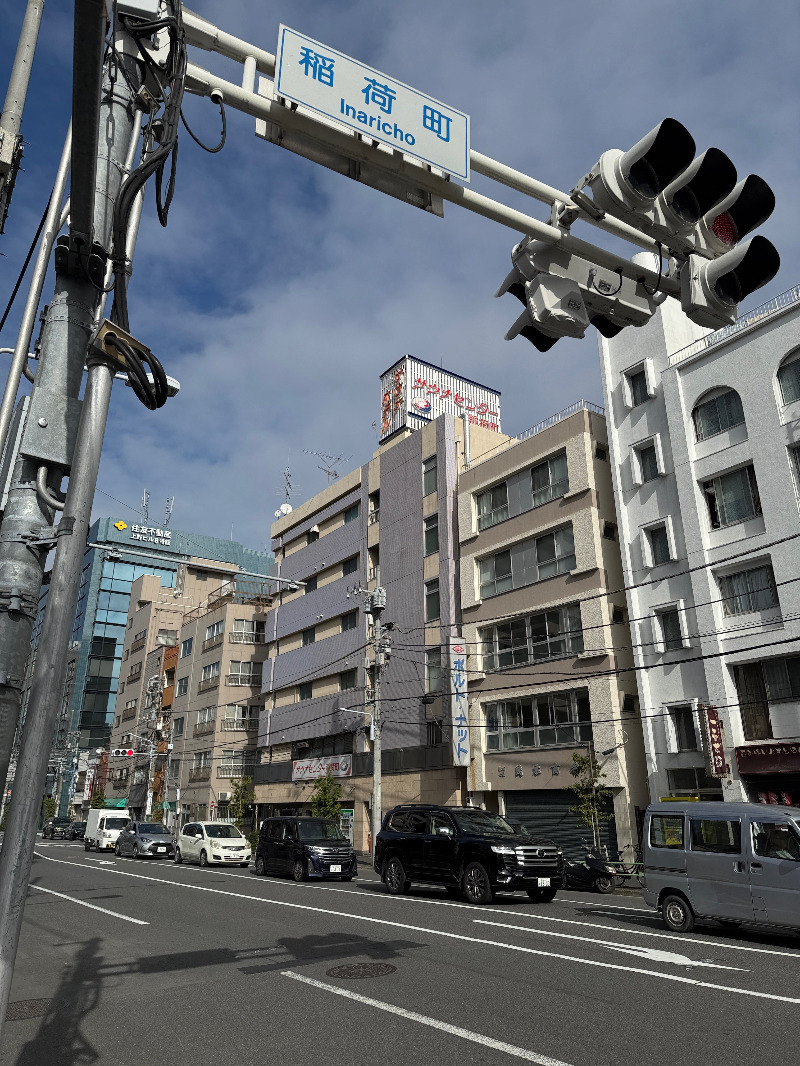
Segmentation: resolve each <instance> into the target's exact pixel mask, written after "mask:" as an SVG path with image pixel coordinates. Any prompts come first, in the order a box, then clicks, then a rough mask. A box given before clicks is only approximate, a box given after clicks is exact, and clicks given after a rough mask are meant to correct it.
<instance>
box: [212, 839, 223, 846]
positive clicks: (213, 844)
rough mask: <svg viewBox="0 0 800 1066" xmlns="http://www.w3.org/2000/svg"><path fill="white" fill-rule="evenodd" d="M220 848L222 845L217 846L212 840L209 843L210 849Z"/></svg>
mask: <svg viewBox="0 0 800 1066" xmlns="http://www.w3.org/2000/svg"><path fill="white" fill-rule="evenodd" d="M221 846H222V845H221V844H218V843H217V841H216V840H212V841H211V847H212V848H219V847H221Z"/></svg>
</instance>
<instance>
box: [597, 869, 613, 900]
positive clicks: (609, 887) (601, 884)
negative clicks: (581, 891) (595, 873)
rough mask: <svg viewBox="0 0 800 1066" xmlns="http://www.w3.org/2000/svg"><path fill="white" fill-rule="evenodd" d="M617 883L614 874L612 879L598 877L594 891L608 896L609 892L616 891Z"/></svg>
mask: <svg viewBox="0 0 800 1066" xmlns="http://www.w3.org/2000/svg"><path fill="white" fill-rule="evenodd" d="M615 881H616V878H615V877H614V876H613V874H612V876H611V877H596V878H595V879H594V890H595V892H600V893H601V895H603V896H607V895H608V893H609V892H613V891H614V883H615Z"/></svg>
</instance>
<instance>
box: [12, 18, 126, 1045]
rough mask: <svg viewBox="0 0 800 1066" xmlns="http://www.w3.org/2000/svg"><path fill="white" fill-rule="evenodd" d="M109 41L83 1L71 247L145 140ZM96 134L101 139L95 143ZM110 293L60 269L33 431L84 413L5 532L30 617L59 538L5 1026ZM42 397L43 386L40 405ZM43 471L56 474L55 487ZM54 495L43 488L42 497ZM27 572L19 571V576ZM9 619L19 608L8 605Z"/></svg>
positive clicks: (27, 474) (93, 463)
mask: <svg viewBox="0 0 800 1066" xmlns="http://www.w3.org/2000/svg"><path fill="white" fill-rule="evenodd" d="M104 38H105V9H104V4H103V2H102V0H76V6H75V74H74V83H73V115H74V116H75V115H77V114H78V113H80V112H84V113H83V116H82V118H83V121H82V122H81V123H77V124H76V127H77V129H80V130H81V131H82V132H81V133H80V134H77V135H74V136H73V144H72V149H73V150H72V160H73V172H72V176H73V185H72V188H71V200H72V210H73V212H74V213H73V214H72V216H71V226H70V239H71V241H72V242H73V244H72V248H74V247H75V243H74V242H75V241H76V239H81V240H85V239H86V237H87V230H88V236H89V238H90V239H93V240H94V241H97V242H99V243H100V244H101V245H102V246H103V248H106V249H108V248H109V247H110V245H111V235H112V216H113V208H114V203H115V201H116V197H117V193H118V191H119V188H120V185H121V183H122V180H123V178H124V170H125V164H126V161H127V157H128V156H129V152H130V144H131V141H132V136H133V135H134V133H135V135H136V136H138V130H136V131H134V127H135V126H137V125H138V123H137V121H136V116H137V111H136V105H135V95H136V93H137V91H138V88H139V86H140V85H141V79H142V70H141V65H140V63H139V62H138V60H132V59H130V58H127V57H125V56H124V55H123V56H117V57H116V58H115V60H114V62H115V63H117V64H119V63H124V64H126V76H125V77H123V76H121V73H120V74H119V76H117V77H113V78H112V76H111V71H110V64H107V65H106V68H105V69H104V70H103V68H102V56H103V48H104ZM101 71H102V93H101V90H100V86H101ZM95 87H96V90H97V91H96V95H95V92H94V90H95ZM94 101H96V102H97V105H98V106H97V108H96V110H95V112H94V119H93V120H92V122H91V123H87V122H86V115H85V110H86V108H87V106H88V107H89V108H91V107H92V105H93V102H94ZM78 137H80V138H82V139H81V140H79V139H78ZM87 138H88V139H89V140H90V143H87ZM90 153H94V155H93V159H91V158H89V156H90ZM76 178H77V180H78V181H83V182H85V181H86V180H89V179H90V178H91V180H92V188H91V189H88V190H87V189H86V188H85V187H79V186H77V185H76V184H75V181H76ZM73 261H74V258H73ZM105 298H106V297H105V293H104V292H102V291H100V289H99V288H98V286H97V284H96V283H93V282H92V281H90V280H89V278H88V272H87V271H86V270H85V269H80V267H79V268H78V269H76V270H70V269H69V268H67V269H66V270H65V271H63V272H59V273H57V276H56V290H55V295H54V297H53V300H52V301H51V303H50V306H49V310H48V314H47V317H46V319H45V324H44V328H43V332H42V350H41V358H40V360H39V368H38V372H37V375H36V381H35V384H34V391H33V393H32V397H31V416H29V419H28V423H29V425H28V427H26V433H27V432H28V428H30V423H31V420H32V418H33V419H34V420H35V421H34V425H35V427H36V429H42V430H44V429H46V428H47V427H48V424H49V420H48V418H47V417H46V416H45V415H42V416H41V417H40V418H38V419H37V418H36V415H37V408H38V410H43V409H44V408H43V407H42V404H41V400H42V398H44V399H45V400H48V399H49V400H50V402H51V403H52V404H56V403H57V402H58V403H60V408H59V407H55V408H54V418H55V419H56V420H57V418H58V416H59V415H60V417H61V419H62V423H63V421H66V420H68V418H69V417H70V412H77V410H78V407H80V416H79V420H78V425H77V433H76V436H75V443H74V450H73V451H72V454H71V455H68V456H67V458H68V460H69V461H68V462H67V463H64V464H54V465H53V467H52V469H51V468H50V466H49V465H48V464H47V463H44V462H43V461H42V460H41V459H33V460H32V459H30V458H28V459H24V460H21V461H20V462H19V463H18V464H17V468H16V470H15V478H14V483H13V486H12V490H11V493H10V494H9V508H10V509H11V510H10V511H9V510H8V509H7V512H6V516H5V518H4V521H3V526H2V530H0V594H2V593H3V592H4V591H6V595H7V596H8V595H9V592H8V591H7V590H8V589H9V576H10V571H11V570H12V569H13V568H14V567H15V566H16V560H15V559H12V558H11V557H10V553H9V549H10V548H12V547H13V548H14V549H15V551H16V552H17V553H18V552H19V550H20V549H22V550H23V551H27V552H28V554H29V555H30V557H31V559H32V560H34V562H33V563H29V564H28V566H27V569H26V572H25V574H24V575H22V576H24V578H25V584H24V587H17V588H15V589H14V590H13V592H11V593H10V596H11V597H12V600H11V602H12V604H13V603H14V602H15V601H14V600H13V597H14V596H16V597H18V600H17V602H19V603H22V604H24V605H25V606H26V607H27V609H28V610H30V611H35V607H36V603H37V600H38V594H39V586H40V583H41V578H42V564H43V562H44V558H45V555H46V552H47V550H48V549H49V548H50V547H52V545H53V543H54V542H55V547H56V552H55V561H54V564H53V576H52V580H51V584H50V594H49V600H48V606H47V611H46V613H45V618H44V623H43V628H42V634H41V641H40V645H39V652H38V656H37V662H36V669H35V672H34V676H33V681H32V685H31V690H30V701H29V706H28V711H27V715H26V721H25V726H24V729H23V733H22V745H21V750H20V755H19V760H18V764H17V772H16V777H15V787H14V791H13V794H12V798H11V804H10V808H9V810H8V815H7V828H6V834H5V838H4V846H3V850H2V852H0V1026H2V1022H3V1021H4V1020H5V1013H6V1007H7V1004H8V999H9V994H10V991H11V980H12V975H13V968H14V959H15V956H16V950H17V944H18V942H19V935H20V929H21V925H22V916H23V910H24V906H25V897H26V893H27V887H28V880H29V876H30V869H31V864H32V861H33V853H34V847H35V842H36V829H37V822H38V816H39V808H40V804H41V798H42V792H43V788H44V784H45V780H46V776H47V767H48V761H49V754H50V747H51V742H52V736H53V729H54V726H55V722H56V718H57V716H58V711H59V707H60V704H61V699H62V695H63V694H62V691H61V679H63V677H64V674H65V667H66V655H67V650H68V648H69V641H70V638H71V635H72V625H73V616H74V611H75V602H76V598H77V591H78V584H79V581H80V575H81V569H82V565H83V554H84V550H85V546H86V542H87V539H88V531H89V520H90V517H91V509H92V500H93V497H94V492H95V486H96V482H97V474H98V469H99V465H100V452H101V448H102V443H103V436H104V432H105V425H106V419H107V415H108V408H109V403H110V399H111V386H112V382H113V379H114V373H115V369H116V368H115V367H112V366H111V365H109V363H108V362H107V361H106V360H105V359H102V358H99V357H96V356H90V357H89V359H88V360H87V348H88V344H89V340H90V337H91V335H92V332H93V328H94V323H95V321H96V319H97V317H98V316H99V314H100V313H101V312H100V310H99V309H98V304H100V303H104V302H105ZM85 366H88V375H87V380H86V386H85V391H84V397H83V401H82V403H80V402H79V400H78V394H79V390H80V387H81V383H82V380H83V374H84V367H85ZM37 390H40V396H39V403H38V404H37ZM48 394H49V395H48ZM35 431H36V430H35V429H34V433H35ZM24 445H25V440H24V439H23V447H24ZM43 450H44V449H43ZM42 466H44V467H45V475H46V477H45V481H46V484H44V485H43V484H42V477H41V468H42ZM65 473H69V489H68V492H67V496H66V500H65V502H64V503H63V505H61V504H59V503H58V501H57V500H56V499H55V498H54V496H53V494H54V490H57V488H58V485H59V483H60V481H61V478H62V477H63V476H64V474H65ZM37 476H38V477H39V486H38V489H37ZM43 488H44V492H43V491H41V490H42V489H43ZM43 496H44V497H45V500H47V499H50V498H52V499H53V502H54V503H55V504H56V506H63V515H62V518H61V522H60V523H59V525H58V526H57V527H56V529H55V530H53V529H51V528H47V527H49V526H50V523H51V521H52V515H53V511H54V510H55V508H54V507H51V506H47V505H46V503H45V504H44V505H43V504H42V497H43ZM23 499H26V500H28V501H29V508H28V512H27V514H26V515H25V516H24V517H23V516H22V515H21V514H20V511H22V510H24V508H22V507H21V506H20V504H21V501H22V500H23ZM31 500H36V501H37V505H36V508H34V509H31V507H30V501H31ZM9 519H13V521H9ZM43 519H46V520H43ZM42 527H45V528H44V529H43V528H42ZM37 542H38V543H37ZM18 570H19V567H18V566H16V570H14V575H15V576H16V573H17V571H18ZM8 602H9V601H8V600H7V603H8ZM17 611H19V607H17ZM5 613H6V614H10V613H11V612H9V611H8V610H6V612H5ZM15 637H16V638H17V639H16V640H15V639H14V638H15ZM29 637H30V628H29V626H26V627H24V632H23V629H22V628H18V629H17V631H16V632H15V633H14V632H11V633H9V632H7V633H6V634H5V640H4V641H3V642H2V643H0V662H3V663H5V662H6V661H7V656H8V655H10V654H11V653H12V651H14V650H15V646H16V647H18V646H19V645H20V644H22V643H23V642H24V646H25V650H26V653H27V648H28V644H29ZM23 662H24V659H23ZM1 1032H2V1030H1V1029H0V1034H1Z"/></svg>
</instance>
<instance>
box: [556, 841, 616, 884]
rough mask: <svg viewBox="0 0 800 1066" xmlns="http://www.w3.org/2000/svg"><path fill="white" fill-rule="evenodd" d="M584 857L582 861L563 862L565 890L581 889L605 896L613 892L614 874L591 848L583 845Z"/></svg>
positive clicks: (568, 860) (567, 860) (570, 860)
mask: <svg viewBox="0 0 800 1066" xmlns="http://www.w3.org/2000/svg"><path fill="white" fill-rule="evenodd" d="M583 848H584V850H585V851H586V857H585V858H584V859H582V860H572V859H565V860H564V880H565V882H566V886H567V888H582V889H585V890H586V891H589V892H600V893H602V894H604V895H605V894H607V893H608V892H613V891H614V886H615V884H616V873H615V871H614V869H613V868H612V867H611V866H610V865H609V864H608V863H607V862H606V861H605V859H601V858H600V856H599V855H598V854H597V852H596V851H595V849H594V848H593V847H590V846H589V845H588V844H584V845H583Z"/></svg>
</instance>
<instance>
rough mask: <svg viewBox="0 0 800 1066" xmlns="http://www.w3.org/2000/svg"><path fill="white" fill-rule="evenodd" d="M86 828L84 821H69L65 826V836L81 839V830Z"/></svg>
mask: <svg viewBox="0 0 800 1066" xmlns="http://www.w3.org/2000/svg"><path fill="white" fill-rule="evenodd" d="M85 829H86V822H70V823H69V827H68V828H67V836H68V837H69V839H70V840H83V832H84V830H85Z"/></svg>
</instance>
